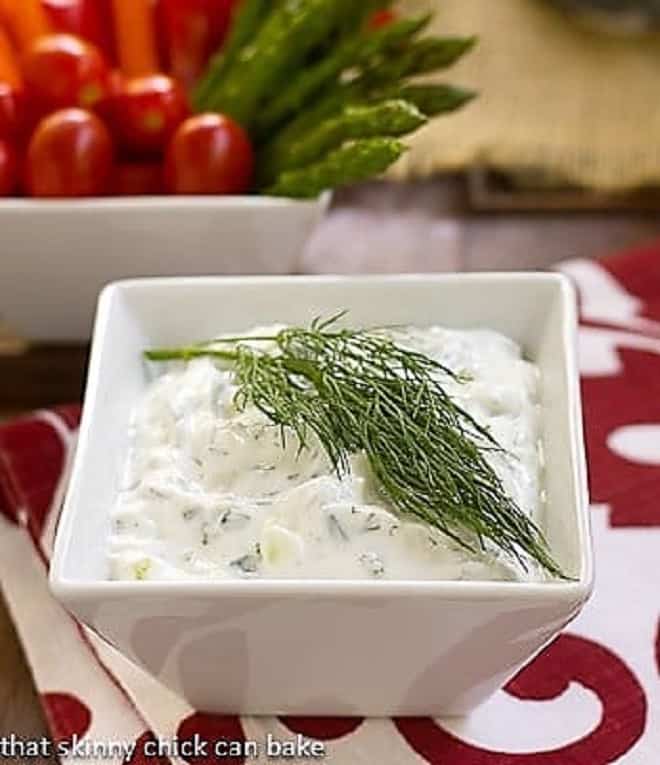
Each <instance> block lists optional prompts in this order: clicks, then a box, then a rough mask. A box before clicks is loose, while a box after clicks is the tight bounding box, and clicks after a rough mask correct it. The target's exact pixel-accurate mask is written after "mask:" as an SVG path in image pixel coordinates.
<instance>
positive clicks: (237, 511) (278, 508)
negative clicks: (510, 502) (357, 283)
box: [109, 327, 543, 580]
mask: <svg viewBox="0 0 660 765" xmlns="http://www.w3.org/2000/svg"><path fill="white" fill-rule="evenodd" d="M279 328H280V327H274V328H266V329H264V328H259V329H257V330H254V332H253V333H250V334H254V335H263V334H264V333H267V334H272V333H273V332H274V331H276V330H277V329H279ZM392 334H393V335H394V336H395V339H396V341H397V343H398V344H400V345H402V346H405V347H408V348H411V349H415V350H418V351H421V352H423V353H425V354H426V355H428V356H430V357H432V358H434V359H436V360H438V361H440V362H441V363H443V364H444V365H446V366H448V367H450V368H451V369H453V370H454V371H456V372H461V373H464V374H465V375H466V376H468V377H469V380H470V381H468V382H465V383H458V382H451V381H447V384H446V389H447V392H448V393H449V394H450V395H451V396H453V397H454V398H455V400H456V401H457V402H458V403H460V405H461V406H462V407H463V408H465V409H466V410H467V411H468V412H469V413H470V414H471V415H472V416H473V417H475V419H476V420H477V421H478V422H479V423H480V424H482V425H485V426H487V427H488V428H490V429H491V432H492V434H493V435H494V436H495V438H496V439H497V440H498V441H499V443H500V445H501V446H502V447H504V449H505V450H506V454H492V455H489V456H488V459H489V460H490V462H491V464H492V466H493V468H494V469H495V471H496V472H497V474H498V475H499V476H500V478H501V480H502V481H503V483H504V486H505V488H506V490H507V491H508V492H509V493H510V495H511V496H512V497H513V498H514V499H515V500H516V502H517V503H518V505H519V506H520V507H521V508H522V510H523V511H524V512H525V513H527V514H528V515H529V516H531V517H533V518H534V519H535V520H537V521H538V520H539V516H540V514H541V508H542V504H543V490H542V487H541V473H542V454H541V447H540V441H539V404H538V395H537V389H538V385H539V375H538V370H537V368H536V367H535V366H534V365H533V364H531V363H529V362H527V361H525V360H524V359H523V358H522V356H521V351H520V348H519V347H518V346H517V345H516V344H515V343H514V342H513V341H512V340H510V339H508V338H507V337H504V336H503V335H501V334H498V333H496V332H492V331H489V330H472V331H455V330H447V329H443V328H440V327H432V328H429V329H409V330H405V331H403V330H401V331H396V332H393V333H392ZM262 346H263V344H262ZM157 371H159V372H162V374H161V376H160V377H158V378H157V379H155V380H154V381H153V382H152V383H151V384H150V386H149V387H148V389H147V391H146V393H145V395H144V397H143V398H142V400H141V401H140V402H139V403H138V405H137V407H136V408H135V411H134V414H133V418H132V422H131V429H130V450H129V455H128V459H127V465H126V472H125V476H124V480H123V484H122V488H121V491H120V492H119V495H118V497H117V500H116V503H115V505H114V507H113V508H112V510H111V522H112V531H111V536H110V540H109V560H110V575H111V577H112V578H113V579H157V580H158V579H159V580H162V579H206V580H208V579H210V580H213V579H236V578H243V579H245V578H248V579H249V578H279V579H282V578H286V579H291V578H295V579H380V580H383V579H415V580H420V579H426V580H429V579H476V580H486V579H540V578H543V575H542V574H541V573H540V572H539V571H538V570H537V569H536V568H534V567H532V568H530V571H529V572H525V571H523V570H521V569H520V568H519V567H515V566H513V565H512V564H510V563H509V562H508V561H506V560H503V559H501V558H500V557H498V556H497V554H496V553H495V552H493V553H489V554H479V555H476V554H474V555H473V554H471V553H469V552H466V551H465V550H464V549H462V548H460V547H458V546H457V545H456V544H455V543H453V542H452V541H451V540H449V539H448V538H447V537H445V536H444V535H443V534H442V533H440V532H438V531H436V530H434V529H432V528H430V527H428V526H426V525H423V524H420V523H417V522H415V521H411V520H409V519H405V518H402V517H398V516H397V515H396V513H394V512H393V511H392V509H391V508H389V507H388V506H387V505H386V504H385V503H384V502H383V501H382V499H381V498H380V497H379V496H378V493H377V491H376V487H375V486H374V483H373V480H372V478H371V476H370V473H369V467H368V465H367V464H366V460H365V459H364V458H363V457H362V456H361V455H359V454H358V455H355V456H354V457H353V459H352V465H351V474H350V476H347V477H345V478H343V479H340V478H338V477H337V475H336V474H335V473H334V472H333V471H332V469H331V467H330V464H329V462H328V460H327V459H326V457H325V455H324V454H323V452H322V450H321V449H320V448H318V447H314V446H313V445H311V447H310V448H309V449H305V450H302V451H301V452H300V453H299V450H298V441H297V440H296V438H295V436H293V435H290V436H289V437H288V438H287V439H286V445H285V446H284V447H283V444H282V440H281V436H280V432H279V430H278V429H277V428H275V427H273V426H272V424H271V423H270V422H269V420H268V419H267V418H266V417H265V416H264V415H263V414H261V413H260V412H259V411H257V410H256V409H254V408H251V409H248V410H246V411H245V412H238V411H237V410H236V408H235V406H234V403H233V397H234V393H235V390H236V389H235V386H234V385H233V381H232V373H231V372H230V371H227V370H226V369H223V368H221V367H220V366H218V365H217V364H216V363H215V362H214V361H211V360H209V359H206V358H202V359H196V360H194V361H190V362H188V363H174V364H171V365H169V366H168V367H167V369H166V370H163V369H162V365H160V366H159V367H158V369H157Z"/></svg>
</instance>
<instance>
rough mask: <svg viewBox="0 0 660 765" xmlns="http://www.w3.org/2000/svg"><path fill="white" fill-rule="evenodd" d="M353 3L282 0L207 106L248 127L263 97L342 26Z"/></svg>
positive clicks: (277, 86) (238, 56)
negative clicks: (228, 115)
mask: <svg viewBox="0 0 660 765" xmlns="http://www.w3.org/2000/svg"><path fill="white" fill-rule="evenodd" d="M350 5H351V3H350V2H349V0H282V2H281V3H280V4H279V5H277V6H276V8H275V9H274V10H273V12H272V13H271V14H270V15H269V16H268V17H267V18H266V20H265V21H264V23H263V24H262V26H261V27H260V29H259V31H258V32H257V35H256V37H255V38H254V40H253V42H252V43H251V44H249V45H247V46H245V47H244V48H243V49H242V50H241V51H240V52H239V53H238V55H237V56H236V58H235V59H234V61H233V63H232V64H230V66H229V67H228V70H227V72H226V74H225V76H224V77H223V78H222V81H221V82H220V84H219V86H218V88H217V90H215V91H214V92H213V93H212V94H210V96H209V99H208V107H210V108H212V109H218V110H219V111H222V112H225V113H227V114H230V115H231V116H233V117H234V118H235V119H236V120H237V121H238V122H240V123H241V124H243V126H244V127H247V128H248V129H249V128H250V127H251V126H252V123H253V120H254V117H255V115H256V113H257V110H258V109H259V107H260V105H261V103H262V101H263V99H264V98H265V97H266V96H267V95H268V94H269V93H272V92H277V90H278V88H279V87H281V85H282V80H283V78H285V77H286V75H287V73H288V72H290V71H291V70H292V69H293V68H294V67H296V66H298V65H299V64H301V63H302V62H303V61H304V59H305V56H306V55H307V53H308V52H309V51H310V50H312V49H313V48H314V47H315V46H316V45H318V44H319V43H320V42H322V41H323V40H324V39H325V38H326V37H328V35H330V34H331V33H332V32H333V31H334V30H335V29H336V28H337V27H338V25H339V24H340V23H341V21H342V19H343V18H344V17H345V15H346V13H347V12H348V11H349V10H350Z"/></svg>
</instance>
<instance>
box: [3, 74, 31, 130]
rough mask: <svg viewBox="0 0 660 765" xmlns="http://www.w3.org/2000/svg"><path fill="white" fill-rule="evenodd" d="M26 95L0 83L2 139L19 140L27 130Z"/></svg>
mask: <svg viewBox="0 0 660 765" xmlns="http://www.w3.org/2000/svg"><path fill="white" fill-rule="evenodd" d="M26 125H27V110H26V100H25V94H24V93H23V91H22V90H18V89H16V88H13V87H11V86H10V85H6V84H5V83H3V82H0V139H3V138H8V139H11V140H18V139H19V138H20V137H21V136H22V135H23V134H24V132H25V130H26V129H27V127H26Z"/></svg>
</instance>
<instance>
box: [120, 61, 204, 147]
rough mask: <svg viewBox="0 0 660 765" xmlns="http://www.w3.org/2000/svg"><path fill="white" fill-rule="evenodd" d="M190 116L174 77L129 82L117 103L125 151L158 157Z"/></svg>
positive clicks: (181, 90)
mask: <svg viewBox="0 0 660 765" xmlns="http://www.w3.org/2000/svg"><path fill="white" fill-rule="evenodd" d="M189 114H190V108H189V106H188V100H187V97H186V94H185V92H184V90H183V88H182V87H181V86H180V85H179V84H178V83H177V82H176V81H175V80H173V79H172V78H171V77H165V75H161V74H157V75H152V76H149V77H137V78H135V79H132V80H128V81H127V82H126V83H125V84H124V86H123V88H122V89H121V90H120V92H119V95H118V96H117V97H116V98H115V99H114V108H113V120H112V122H113V125H114V128H115V131H116V133H117V136H118V138H119V140H120V141H121V144H122V146H123V147H124V148H126V149H127V150H128V151H130V152H133V153H137V154H155V153H160V152H163V151H164V150H165V149H166V148H167V144H168V143H169V140H170V138H171V137H172V135H173V133H174V131H175V130H176V129H177V128H178V127H179V125H180V124H181V123H182V122H183V121H184V120H185V119H186V117H188V115H189Z"/></svg>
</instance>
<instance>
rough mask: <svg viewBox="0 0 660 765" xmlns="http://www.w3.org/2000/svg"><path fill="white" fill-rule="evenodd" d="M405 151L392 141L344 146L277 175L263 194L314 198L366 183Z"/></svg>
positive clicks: (399, 144)
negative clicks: (307, 164)
mask: <svg viewBox="0 0 660 765" xmlns="http://www.w3.org/2000/svg"><path fill="white" fill-rule="evenodd" d="M404 151H405V147H404V145H403V144H402V143H401V142H400V141H397V140H396V139H394V138H365V139H362V140H360V141H355V142H354V143H349V144H346V145H345V146H342V147H341V148H339V149H336V150H335V151H333V152H332V153H330V154H329V155H328V156H327V157H326V158H325V159H324V160H322V161H321V162H317V163H316V164H313V165H309V166H308V167H303V168H301V169H299V170H289V171H287V172H285V173H282V175H280V176H279V178H278V179H277V181H276V182H275V183H274V184H273V185H272V186H271V187H270V188H268V189H266V191H265V193H266V194H271V195H274V196H286V197H315V196H318V195H319V194H320V193H321V192H323V191H325V190H326V189H332V188H335V187H337V186H342V185H348V184H351V183H358V182H360V181H364V180H368V179H369V178H373V177H374V176H376V175H380V174H381V173H382V172H384V171H385V170H387V168H388V167H389V166H390V165H391V164H393V163H394V162H396V160H397V159H398V158H399V157H400V156H401V155H402V154H403V152H404Z"/></svg>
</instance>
